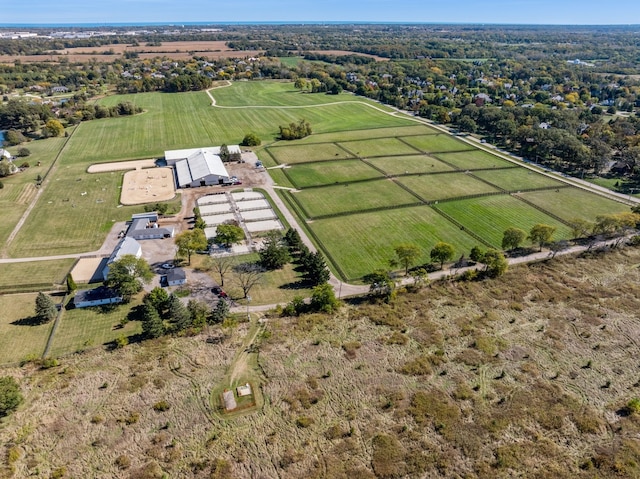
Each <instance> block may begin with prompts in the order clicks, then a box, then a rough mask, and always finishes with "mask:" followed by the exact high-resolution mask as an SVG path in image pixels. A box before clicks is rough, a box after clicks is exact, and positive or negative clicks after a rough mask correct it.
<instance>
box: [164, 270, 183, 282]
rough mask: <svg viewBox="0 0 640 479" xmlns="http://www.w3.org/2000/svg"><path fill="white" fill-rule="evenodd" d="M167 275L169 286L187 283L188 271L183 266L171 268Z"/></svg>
mask: <svg viewBox="0 0 640 479" xmlns="http://www.w3.org/2000/svg"><path fill="white" fill-rule="evenodd" d="M166 276H167V285H168V286H180V285H181V284H186V283H187V273H185V271H184V270H183V269H182V268H175V269H170V270H169V271H167V275H166Z"/></svg>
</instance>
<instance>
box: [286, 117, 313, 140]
mask: <svg viewBox="0 0 640 479" xmlns="http://www.w3.org/2000/svg"><path fill="white" fill-rule="evenodd" d="M279 128H280V139H281V140H299V139H300V138H304V137H305V136H309V135H310V134H311V125H310V124H309V122H308V121H307V120H304V119H302V120H300V121H299V122H298V123H293V122H291V123H289V126H282V125H280V127H279Z"/></svg>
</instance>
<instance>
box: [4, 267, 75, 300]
mask: <svg viewBox="0 0 640 479" xmlns="http://www.w3.org/2000/svg"><path fill="white" fill-rule="evenodd" d="M74 261H75V260H74V259H56V260H50V261H31V262H28V263H1V264H0V293H1V292H2V291H3V290H5V291H6V290H15V289H19V288H22V287H28V286H29V285H36V286H38V285H40V287H39V288H38V289H42V290H43V291H46V290H47V288H51V287H52V286H53V285H54V284H64V282H65V280H66V278H67V274H68V273H69V271H70V270H71V267H72V266H73V263H74Z"/></svg>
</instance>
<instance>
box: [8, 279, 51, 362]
mask: <svg viewBox="0 0 640 479" xmlns="http://www.w3.org/2000/svg"><path fill="white" fill-rule="evenodd" d="M3 276H4V275H3ZM36 296H37V293H28V294H27V293H25V294H12V295H0V311H2V314H0V365H7V364H13V363H18V362H20V361H22V360H24V359H26V358H28V357H40V356H41V355H42V353H43V352H44V348H45V346H46V344H47V340H48V339H49V334H50V332H51V328H52V326H53V322H50V323H47V324H39V325H33V324H32V323H31V322H30V321H29V318H30V317H31V316H32V315H33V314H34V312H35V301H36ZM60 300H61V298H54V301H56V302H59V301H60Z"/></svg>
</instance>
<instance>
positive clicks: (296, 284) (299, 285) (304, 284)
mask: <svg viewBox="0 0 640 479" xmlns="http://www.w3.org/2000/svg"><path fill="white" fill-rule="evenodd" d="M311 286H312V285H311V283H310V282H309V281H307V280H305V279H301V280H300V281H293V282H291V283H287V284H282V285H280V286H278V288H279V289H288V290H296V289H307V288H311Z"/></svg>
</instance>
